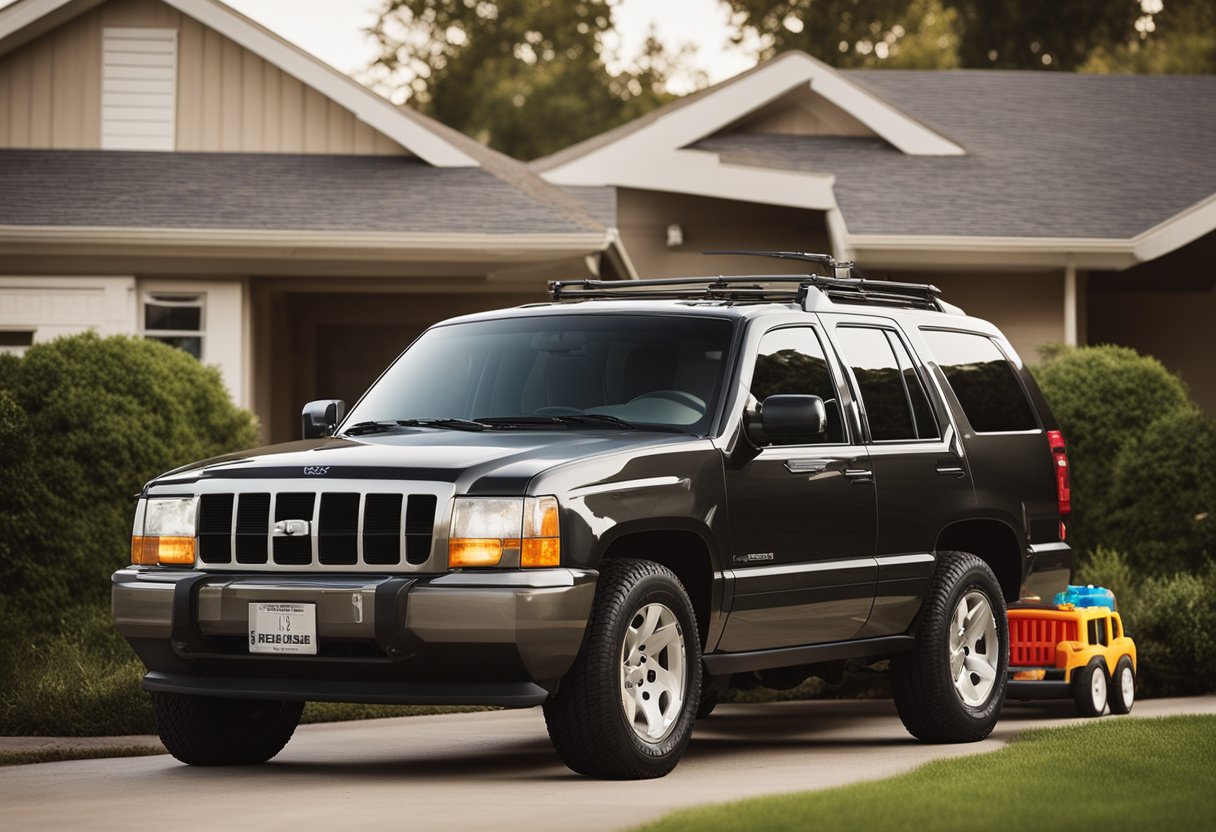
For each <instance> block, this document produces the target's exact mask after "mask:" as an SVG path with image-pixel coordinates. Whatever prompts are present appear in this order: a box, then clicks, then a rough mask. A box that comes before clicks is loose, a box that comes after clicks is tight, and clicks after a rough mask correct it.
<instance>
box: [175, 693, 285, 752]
mask: <svg viewBox="0 0 1216 832" xmlns="http://www.w3.org/2000/svg"><path fill="white" fill-rule="evenodd" d="M152 711H153V714H154V715H155V717H156V730H157V731H158V732H159V733H160V739H161V742H163V743H164V744H165V748H166V749H168V751H169V753H170V754H172V755H173V756H174V757H176V758H177V759H179V760H181V761H182V762H183V763H189V764H190V765H194V766H241V765H251V764H253V763H264V762H266V761H267V760H269V759H270V758H271V757H273V756H274V755H275V754H278V753H279V752H280V751H282V750H283V746H285V745H287V741H288V740H290V739H291V735H292V734H293V733H295V730H296V726H297V725H298V724H299V723H300V715H301V714H302V713H303V711H304V703H303V702H265V701H261V700H251V699H217V698H214V697H210V696H191V695H188V694H180V693H154V694H152Z"/></svg>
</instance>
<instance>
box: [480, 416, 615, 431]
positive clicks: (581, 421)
mask: <svg viewBox="0 0 1216 832" xmlns="http://www.w3.org/2000/svg"><path fill="white" fill-rule="evenodd" d="M477 421H478V422H480V423H481V424H483V425H489V426H491V427H494V428H498V429H500V430H502V429H509V428H535V427H562V428H564V427H570V426H572V425H585V424H588V423H591V424H594V425H596V426H597V427H606V428H618V429H620V430H634V426H633V425H631V424H629V423H628V422H626V421H625V420H624V419H618V418H617V417H615V416H604V415H601V414H596V413H585V414H580V415H573V416H485V417H482V418H480V419H478V420H477Z"/></svg>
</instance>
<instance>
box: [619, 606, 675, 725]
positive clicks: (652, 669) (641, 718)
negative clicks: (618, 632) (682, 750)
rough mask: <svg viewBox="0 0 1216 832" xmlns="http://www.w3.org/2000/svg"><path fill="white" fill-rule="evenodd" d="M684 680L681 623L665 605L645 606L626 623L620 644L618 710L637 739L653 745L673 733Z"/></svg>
mask: <svg viewBox="0 0 1216 832" xmlns="http://www.w3.org/2000/svg"><path fill="white" fill-rule="evenodd" d="M687 680H688V662H687V657H686V656H685V653H684V634H683V631H682V630H681V628H680V622H679V620H678V619H677V618H676V615H675V613H674V612H672V611H671V609H670V608H669V607H667V606H666V605H665V604H660V603H653V604H646V605H645V606H643V607H642V608H641V609H639V610H638V611H637V612H635V613H634V614H633V617H632V618H631V619H630V620H629V625H628V627H626V629H625V638H624V640H623V641H622V643H621V675H620V687H621V707H622V708H623V709H624V712H625V721H626V722H627V723H628V724H629V727H631V728H632V729H633V731H634V733H635V734H637V735H638V737H640V738H641V739H642V740H644V741H646V742H650V743H656V742H661V741H662V740H663V739H665V738H666V737H667V735H668V734H670V733H671V732H672V729H674V728H675V726H676V722H677V721H678V720H679V718H680V712H681V711H682V710H683V708H684V688H685V686H686V684H687Z"/></svg>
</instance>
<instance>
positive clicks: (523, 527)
mask: <svg viewBox="0 0 1216 832" xmlns="http://www.w3.org/2000/svg"><path fill="white" fill-rule="evenodd" d="M517 560H518V563H519V565H520V566H526V567H535V566H558V565H559V564H560V563H561V533H560V530H559V526H558V513H557V498H556V497H523V498H500V497H493V498H489V497H458V498H457V499H456V504H455V506H453V508H452V528H451V532H450V533H449V535H448V566H449V567H452V568H464V567H470V566H513V565H514V564H515V562H516V561H517Z"/></svg>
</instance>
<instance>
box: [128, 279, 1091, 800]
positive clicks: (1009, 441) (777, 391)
mask: <svg viewBox="0 0 1216 832" xmlns="http://www.w3.org/2000/svg"><path fill="white" fill-rule="evenodd" d="M820 259H822V260H826V259H828V258H820ZM831 265H835V264H831ZM838 274H839V273H838ZM551 290H552V295H553V302H552V303H547V304H536V305H530V306H524V307H520V308H516V309H509V310H503V311H498V312H491V313H485V314H479V315H472V316H467V317H463V318H457V319H454V320H450V321H445V322H443V323H440V324H437V325H436V326H434V327H432V328H431V329H429V330H427V331H426V332H425V333H424V334H423V335H422V336H421V337H419V338H418V340H417V341H415V342H414V343H413V344H412V345H411V346H410V347H409V348H408V349H407V350H406V351H405V352H404V353H403V354H402V355H401V357H400V358H398V359H397V361H396V362H395V363H394V364H393V365H392V366H391V367H389V369H388V370H387V371H386V372H385V373H384V374H383V376H381V378H380V379H379V380H378V381H377V382H376V383H375V384H374V385H373V386H372V387H371V389H370V390H368V392H367V393H366V394H365V395H364V396H363V398H362V399H361V400H360V401H359V402H358V404H356V405H355V407H354V408H353V409H352V410H351V412H350V413H349V415H344V414H343V406H342V403H341V402H336V401H323V402H314V403H312V404H310V405H309V406H308V407H306V408H305V411H304V426H303V427H304V435H305V439H304V440H303V441H300V442H294V443H289V444H285V445H277V446H274V447H269V448H262V449H258V450H254V451H248V452H244V453H239V454H234V455H231V456H226V457H221V458H218V459H211V460H207V461H205V462H200V463H197V464H194V465H190V466H187V467H185V468H180V469H178V470H176V471H171V472H169V473H167V474H165V475H163V476H161V477H158V478H157V479H155V480H153V481H152V482H150V483H148V485H147V486H146V487H145V489H144V491H143V493H142V495H141V496H140V499H139V503H138V509H137V511H136V517H135V526H134V531H133V540H132V562H133V564H132V566H130V567H129V568H126V569H123V570H121V571H119V572H117V573H116V574H115V575H114V586H113V609H114V620H115V622H116V624H117V626H118V628H119V630H120V631H121V632H122V634H123V635H124V636H125V637H126V638H127V640H128V641H129V642H130V643H131V645H132V647H134V649H135V650H136V652H137V653H138V654H139V656H140V658H141V659H142V660H143V661H144V663H145V664H146V665H147V667H148V674H147V675H146V677H145V679H144V687H145V689H147V690H148V691H150V692H151V693H152V696H153V698H154V704H155V712H156V717H157V723H158V727H159V730H160V733H161V737H162V739H163V740H164V742H165V745H166V747H167V748H168V749H169V750H170V752H172V753H173V754H174V755H175V756H176V757H177V758H178V759H180V760H183V761H185V762H187V763H193V764H199V765H225V764H241V763H257V762H262V761H265V760H267V759H269V758H270V757H273V756H274V755H275V754H276V753H278V751H279V750H280V749H281V748H282V747H283V746H284V745H285V744H286V742H287V741H288V739H289V738H290V737H291V734H292V732H293V730H294V729H295V726H296V724H297V722H298V720H299V717H300V713H301V709H302V707H303V703H304V702H305V701H308V700H330V701H347V702H371V703H446V704H490V705H500V706H505V707H528V706H533V705H542V706H543V708H544V714H545V719H546V722H547V724H548V727H549V733H550V736H551V737H552V739H553V743H554V746H555V747H556V749H557V752H558V754H559V755H560V756H561V758H562V760H563V761H564V762H565V763H566V764H567V765H568V766H569V767H570V768H572V769H574V770H575V771H577V772H581V773H583V774H586V775H590V776H596V777H608V778H643V777H656V776H661V775H663V774H666V773H667V772H668V771H670V770H671V769H672V768H673V767H674V766H675V765H676V763H677V762H678V761H679V759H680V757H681V755H682V754H683V752H684V749H685V747H686V745H687V743H688V740H689V736H690V734H691V732H692V730H693V725H694V722H695V720H696V718H697V716H698V713H700V714H701V715H702V716H704V715H707V714H708V712H709V710H711V709H712V708H713V705H714V703H715V702H716V701H717V697H718V695H719V694H720V692H721V691H723V690H725V689H726V688H728V687H730V686H731V685H732V684H735V685H739V684H747V685H754V684H756V683H760V684H770V685H772V686H786V685H789V684H792V683H796V682H797V681H798V680H801V679H804V678H807V677H808V676H811V675H816V674H818V675H828V674H829V673H831V672H832V669H833V668H834V667H837V666H839V663H840V662H841V661H842V660H845V659H850V658H857V657H875V658H877V657H890V659H891V664H890V666H891V680H892V685H893V689H894V694H895V702H896V705H897V706H898V709H899V714H900V717H901V718H902V720H903V722H904V724H905V725H906V726H907V728H908V730H909V731H910V732H911V733H912V734H914V735H915V736H917V737H919V738H921V739H924V740H927V741H933V742H962V741H972V740H978V739H981V738H983V737H985V736H987V735H988V733H989V732H990V731H991V730H992V727H993V725H994V723H995V721H996V719H997V716H998V712H999V710H1000V707H1001V704H1002V702H1003V700H1004V694H1005V679H1006V671H1007V664H1008V640H1007V625H1006V619H1005V604H1006V602H1007V601H1011V600H1016V599H1019V598H1027V597H1033V596H1038V597H1044V598H1049V597H1051V596H1052V595H1053V594H1054V593H1055V592H1056V591H1058V590H1060V589H1062V588H1063V587H1064V585H1065V584H1066V582H1067V578H1068V573H1069V562H1070V556H1069V547H1068V544H1067V543H1066V542H1065V527H1064V520H1065V515H1066V514H1067V512H1068V468H1067V459H1066V457H1065V454H1064V442H1063V438H1062V437H1061V436H1060V434H1059V431H1058V430H1057V429H1056V425H1055V423H1054V422H1053V420H1052V416H1051V413H1050V411H1049V410H1048V408H1047V406H1046V405H1045V403H1044V402H1043V399H1042V396H1041V395H1040V393H1039V391H1038V389H1037V388H1036V387H1035V384H1034V382H1033V381H1032V379H1031V377H1030V375H1029V374H1028V373H1027V372H1026V370H1025V369H1024V368H1023V367H1022V364H1021V362H1020V360H1019V359H1018V357H1017V355H1016V354H1015V353H1014V351H1013V349H1012V348H1011V347H1010V345H1009V343H1008V341H1006V339H1005V338H1004V337H1003V336H1002V335H1001V333H1000V332H999V331H998V330H997V329H996V327H994V326H992V325H991V324H989V323H987V322H985V321H981V320H977V319H975V318H970V317H967V316H966V315H965V314H963V313H962V312H961V311H960V310H958V309H956V308H954V307H952V306H950V305H949V304H946V303H944V302H942V301H941V300H940V299H939V298H938V293H937V290H936V289H934V288H933V287H931V286H921V285H913V284H900V283H893V282H888V281H873V280H863V279H859V278H853V277H840V276H836V277H821V276H817V275H806V276H800V277H788V276H786V277H781V276H756V277H748V278H689V279H679V280H658V281H632V282H599V281H580V282H575V283H555V284H552V286H551Z"/></svg>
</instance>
